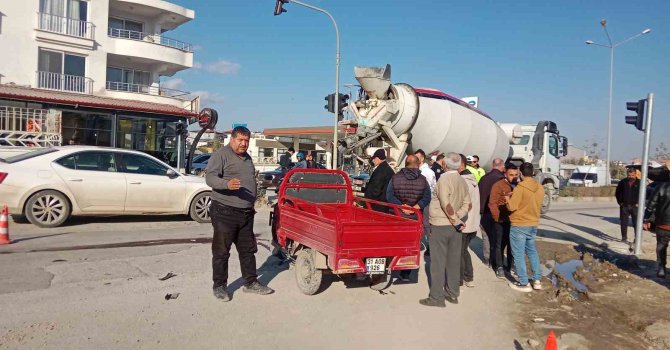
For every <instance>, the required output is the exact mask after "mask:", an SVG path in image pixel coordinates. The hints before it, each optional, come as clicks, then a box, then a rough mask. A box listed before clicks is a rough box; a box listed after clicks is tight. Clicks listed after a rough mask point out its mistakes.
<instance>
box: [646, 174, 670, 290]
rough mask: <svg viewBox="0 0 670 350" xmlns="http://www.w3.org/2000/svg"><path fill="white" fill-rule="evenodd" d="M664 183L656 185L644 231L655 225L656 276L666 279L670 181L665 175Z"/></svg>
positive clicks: (649, 201) (669, 220) (669, 233)
mask: <svg viewBox="0 0 670 350" xmlns="http://www.w3.org/2000/svg"><path fill="white" fill-rule="evenodd" d="M664 177H665V179H663V182H661V183H659V184H658V185H656V188H655V189H654V193H653V194H652V195H651V198H650V199H649V200H648V201H647V205H646V207H647V211H646V212H645V220H644V229H645V230H649V229H650V228H651V226H652V225H654V231H655V232H656V261H657V263H658V271H657V272H656V276H658V277H659V278H665V275H666V264H667V262H668V243H669V242H670V179H669V177H670V176H669V175H668V173H667V172H666V173H665V176H664Z"/></svg>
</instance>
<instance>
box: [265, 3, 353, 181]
mask: <svg viewBox="0 0 670 350" xmlns="http://www.w3.org/2000/svg"><path fill="white" fill-rule="evenodd" d="M289 2H291V3H294V4H297V5H300V6H303V7H306V8H308V9H312V10H314V11H319V12H321V13H323V14H325V15H327V16H328V17H329V18H330V20H331V21H332V22H333V26H334V27H335V128H334V129H333V169H337V127H338V122H339V120H338V113H337V111H338V107H337V106H339V105H340V30H339V29H338V28H337V22H335V18H333V15H331V14H330V12H328V11H326V10H324V9H322V8H319V7H316V6H312V5H309V4H306V3H304V2H300V1H297V0H277V3H276V4H275V12H274V14H275V16H279V15H281V14H282V13H284V12H286V10H285V9H284V8H283V6H284V4H286V3H289Z"/></svg>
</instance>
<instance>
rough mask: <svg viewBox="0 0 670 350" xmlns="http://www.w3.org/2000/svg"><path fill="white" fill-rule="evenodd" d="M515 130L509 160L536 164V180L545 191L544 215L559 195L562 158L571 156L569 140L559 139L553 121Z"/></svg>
mask: <svg viewBox="0 0 670 350" xmlns="http://www.w3.org/2000/svg"><path fill="white" fill-rule="evenodd" d="M503 125H504V124H503ZM503 125H501V126H503ZM503 127H504V126H503ZM512 129H513V130H514V135H513V136H512V137H510V155H509V158H508V161H509V162H512V163H514V164H516V165H521V164H522V163H524V162H529V163H531V164H533V167H534V168H535V179H536V180H537V181H538V182H539V183H541V184H542V185H543V186H544V189H545V196H544V202H543V203H542V213H546V212H547V211H548V210H549V206H550V205H551V200H552V199H553V198H556V197H557V196H558V190H559V183H560V182H559V179H558V175H559V168H560V158H561V157H563V156H566V155H567V154H568V139H567V138H566V137H564V136H560V134H559V131H558V127H557V126H556V123H554V122H551V121H540V122H538V123H537V124H517V125H514V127H513V128H512Z"/></svg>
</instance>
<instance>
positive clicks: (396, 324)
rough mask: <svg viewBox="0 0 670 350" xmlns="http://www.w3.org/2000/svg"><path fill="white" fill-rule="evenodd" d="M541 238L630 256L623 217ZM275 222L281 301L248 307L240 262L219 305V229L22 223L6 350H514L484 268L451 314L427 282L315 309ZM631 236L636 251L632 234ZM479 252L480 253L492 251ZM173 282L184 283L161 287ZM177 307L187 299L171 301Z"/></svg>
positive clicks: (251, 302)
mask: <svg viewBox="0 0 670 350" xmlns="http://www.w3.org/2000/svg"><path fill="white" fill-rule="evenodd" d="M553 209H554V210H553V211H552V212H551V213H549V215H547V216H546V217H545V218H544V219H543V220H542V222H543V224H542V227H541V230H540V236H544V237H545V239H553V240H559V241H566V242H577V243H579V242H580V241H583V242H585V243H591V244H600V243H602V242H606V243H608V244H610V245H611V246H613V247H619V248H620V249H624V248H625V246H624V245H623V244H621V243H619V242H616V241H615V240H614V238H618V236H619V233H618V219H616V220H615V218H617V217H618V210H617V208H616V207H615V204H614V205H613V203H565V204H562V203H556V204H555V205H554V208H553ZM268 213H269V211H268V210H267V209H261V210H259V213H258V215H257V216H256V223H255V228H256V229H255V231H256V233H257V236H258V242H259V252H258V254H257V266H258V267H259V275H260V280H261V281H262V282H264V283H268V284H269V285H270V286H271V287H272V288H274V289H275V290H276V291H277V292H276V293H275V294H273V295H270V296H256V295H249V294H245V293H242V290H241V288H240V287H241V282H240V280H238V278H239V276H240V272H239V263H238V261H237V255H236V253H232V257H231V264H230V273H231V277H230V285H231V289H232V290H233V291H234V295H233V300H232V301H231V302H229V303H223V302H220V301H218V300H216V299H215V298H214V297H213V296H212V294H211V265H210V264H211V252H210V247H209V244H208V243H209V242H210V240H211V234H212V228H211V226H210V225H205V224H197V223H194V222H191V221H187V220H186V218H184V217H115V218H79V219H74V220H73V221H72V222H71V223H70V224H69V225H68V226H65V227H61V228H56V229H39V228H36V227H34V226H32V225H29V224H15V223H11V224H10V225H11V226H10V229H11V238H12V239H13V240H14V242H15V243H14V244H12V245H8V246H0V281H2V283H0V310H2V317H0V348H3V349H4V348H7V349H19V348H20V349H26V348H30V349H38V348H67V349H90V348H99V349H107V348H142V349H158V348H161V349H164V348H174V349H181V348H193V349H200V348H207V349H209V348H223V349H233V348H234V349H238V348H239V349H270V348H281V347H290V348H299V349H312V348H320V349H341V348H345V347H349V348H363V347H365V348H368V349H421V348H423V349H433V348H450V349H452V348H459V349H493V348H496V349H513V348H515V345H514V344H515V341H517V342H519V343H523V342H524V340H523V339H517V332H516V329H515V322H516V321H517V320H516V319H514V318H515V317H516V316H515V315H517V313H516V312H514V311H515V307H516V303H515V300H516V298H519V297H522V296H520V295H518V294H516V293H515V292H513V291H512V290H510V289H509V288H508V287H507V285H506V283H504V282H503V281H501V280H498V279H496V278H495V277H494V276H493V273H492V272H490V271H489V270H488V269H487V268H486V267H485V266H484V265H483V264H482V263H481V262H480V261H479V259H474V260H475V261H474V265H475V282H476V287H475V288H463V289H462V290H461V298H460V304H458V305H451V304H448V305H447V308H446V309H438V308H426V307H423V306H420V305H419V304H418V300H419V299H420V298H424V297H425V296H426V295H427V293H428V286H427V280H426V275H425V272H424V270H425V269H424V268H423V266H422V268H421V270H419V271H418V273H415V274H414V275H413V282H412V283H408V284H394V285H393V286H391V287H390V288H389V289H388V290H386V292H385V293H383V294H380V293H378V292H375V291H373V290H371V289H369V288H368V287H367V285H366V283H365V282H360V281H356V280H349V281H342V280H340V279H339V278H336V277H333V278H330V279H328V281H329V285H328V287H327V288H326V289H325V290H324V291H323V292H321V293H320V294H317V295H314V296H306V295H303V294H301V293H300V291H299V290H298V288H297V286H296V285H295V276H294V271H293V270H290V269H289V267H288V265H287V264H280V262H279V261H277V260H276V259H275V258H272V257H269V256H270V246H269V241H270V230H269V227H268V225H267V222H268V215H269V214H268ZM630 236H631V237H632V229H631V233H630ZM472 247H473V248H474V250H475V251H477V252H479V251H480V250H481V240H479V239H476V240H475V241H474V242H473V245H472ZM168 272H173V273H174V274H176V277H173V278H170V279H168V280H166V281H160V280H159V278H160V277H163V276H164V275H165V274H167V273H168ZM168 293H180V295H179V297H178V298H177V299H173V300H169V301H168V300H166V299H165V298H164V297H165V295H166V294H168Z"/></svg>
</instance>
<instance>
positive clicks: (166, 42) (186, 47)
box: [107, 28, 193, 52]
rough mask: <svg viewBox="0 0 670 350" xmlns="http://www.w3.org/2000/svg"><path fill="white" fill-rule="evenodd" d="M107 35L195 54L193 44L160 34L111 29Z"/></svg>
mask: <svg viewBox="0 0 670 350" xmlns="http://www.w3.org/2000/svg"><path fill="white" fill-rule="evenodd" d="M107 35H109V36H110V37H111V38H120V39H129V40H136V41H144V42H148V43H152V44H158V45H162V46H167V47H171V48H174V49H177V50H181V51H184V52H193V46H192V45H191V44H189V43H185V42H183V41H179V40H175V39H172V38H168V37H165V36H162V35H160V34H149V33H143V32H136V31H134V30H126V29H117V28H109V29H108V31H107Z"/></svg>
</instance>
